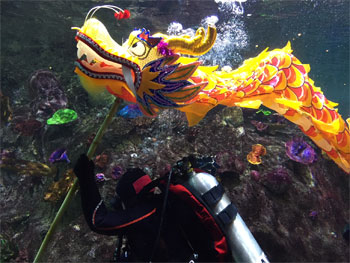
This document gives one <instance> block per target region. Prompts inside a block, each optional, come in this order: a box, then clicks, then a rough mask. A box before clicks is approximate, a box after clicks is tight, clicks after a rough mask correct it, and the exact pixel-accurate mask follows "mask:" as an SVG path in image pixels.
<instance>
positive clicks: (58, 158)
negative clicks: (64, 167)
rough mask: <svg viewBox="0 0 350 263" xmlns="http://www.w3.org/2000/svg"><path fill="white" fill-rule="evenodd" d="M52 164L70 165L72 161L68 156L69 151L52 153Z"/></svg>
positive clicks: (63, 150) (59, 150) (58, 150)
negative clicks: (64, 163)
mask: <svg viewBox="0 0 350 263" xmlns="http://www.w3.org/2000/svg"><path fill="white" fill-rule="evenodd" d="M49 162H50V163H58V162H66V163H70V160H69V158H68V155H67V150H66V149H63V148H60V149H57V150H56V151H54V152H53V153H51V155H50V158H49Z"/></svg>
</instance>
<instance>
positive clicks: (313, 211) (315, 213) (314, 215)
mask: <svg viewBox="0 0 350 263" xmlns="http://www.w3.org/2000/svg"><path fill="white" fill-rule="evenodd" d="M317 215H318V213H317V211H315V210H312V211H310V213H309V218H310V219H311V220H315V219H316V218H317Z"/></svg>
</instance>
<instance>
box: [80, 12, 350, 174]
mask: <svg viewBox="0 0 350 263" xmlns="http://www.w3.org/2000/svg"><path fill="white" fill-rule="evenodd" d="M75 29H77V30H78V32H77V35H76V40H77V48H78V59H77V61H76V69H75V72H76V73H77V74H78V75H79V77H80V80H81V82H82V85H83V86H84V88H85V89H86V90H87V91H88V92H89V93H91V94H98V93H100V92H103V91H105V90H107V91H108V92H109V93H111V94H113V95H115V96H117V97H120V98H122V99H124V100H126V101H128V102H132V103H137V104H138V105H139V108H140V109H141V110H142V112H143V113H144V114H145V115H146V116H156V115H157V113H158V111H159V110H161V109H165V108H175V109H178V110H180V111H183V112H185V114H186V116H187V120H188V123H189V125H190V126H193V125H196V124H197V123H198V122H199V121H200V120H201V119H202V118H204V117H205V115H206V114H207V112H208V111H209V110H210V109H212V108H214V107H215V106H216V105H218V104H221V105H225V106H228V107H233V106H238V107H248V108H256V109H257V108H259V106H260V105H261V104H262V105H264V106H266V107H268V108H270V109H272V110H274V111H276V112H278V113H279V114H281V115H283V116H284V117H285V118H286V119H288V120H289V121H291V122H293V123H295V124H296V125H298V126H299V128H300V129H301V130H302V131H303V132H304V133H305V134H306V135H307V136H309V137H310V138H311V139H312V140H313V141H314V143H315V144H316V145H317V146H318V147H320V148H321V149H322V150H323V151H324V152H326V153H327V155H328V156H329V157H330V158H331V159H332V160H333V161H334V162H335V163H336V164H337V165H338V166H339V167H341V168H342V169H343V170H344V171H345V172H347V173H350V134H349V119H348V120H347V122H345V121H344V120H343V119H342V117H341V116H340V115H339V114H338V112H337V109H335V108H334V107H335V106H336V105H337V104H336V103H333V102H331V101H329V100H327V99H326V97H325V96H324V95H323V93H322V91H321V89H320V88H318V87H316V86H315V85H314V82H313V81H312V80H311V79H310V78H309V77H308V72H309V71H310V67H309V65H306V64H302V63H301V62H300V61H299V60H298V59H297V58H296V57H294V56H293V55H292V50H291V46H290V43H289V42H288V43H287V45H286V46H285V47H284V48H282V49H275V50H272V51H268V50H267V49H266V50H264V51H263V52H262V53H260V54H259V55H258V56H257V57H255V58H251V59H248V60H245V61H244V63H243V65H242V66H240V67H239V68H237V69H236V70H233V71H230V72H226V71H220V70H217V68H218V67H217V66H202V65H201V62H200V61H198V58H196V56H200V55H202V54H204V53H206V52H207V51H209V50H210V49H211V47H212V46H213V44H214V42H215V39H216V29H215V27H214V26H209V27H208V29H207V31H206V30H205V29H204V28H199V29H198V30H197V32H196V35H195V36H194V37H190V36H187V35H184V36H168V35H164V34H160V33H157V34H154V35H151V34H150V33H149V31H147V30H146V29H141V30H135V31H133V32H132V33H131V34H130V37H129V39H128V40H127V41H126V42H125V43H124V44H123V45H119V44H118V43H116V42H115V41H114V40H113V39H112V38H111V37H110V35H109V33H108V31H107V29H106V28H105V26H104V25H103V24H102V23H101V22H100V21H99V20H97V19H96V18H89V19H86V21H85V23H84V25H83V27H82V28H75Z"/></svg>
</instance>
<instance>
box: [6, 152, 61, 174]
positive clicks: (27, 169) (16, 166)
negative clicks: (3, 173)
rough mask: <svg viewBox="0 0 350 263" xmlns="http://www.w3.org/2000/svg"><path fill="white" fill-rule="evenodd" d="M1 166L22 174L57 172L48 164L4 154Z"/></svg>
mask: <svg viewBox="0 0 350 263" xmlns="http://www.w3.org/2000/svg"><path fill="white" fill-rule="evenodd" d="M0 168H2V169H4V170H8V171H12V172H15V173H18V174H21V175H33V176H50V175H54V174H55V173H56V168H54V167H53V168H51V167H49V166H47V165H46V164H43V163H38V162H30V161H25V160H19V159H16V158H13V157H7V156H2V158H1V163H0Z"/></svg>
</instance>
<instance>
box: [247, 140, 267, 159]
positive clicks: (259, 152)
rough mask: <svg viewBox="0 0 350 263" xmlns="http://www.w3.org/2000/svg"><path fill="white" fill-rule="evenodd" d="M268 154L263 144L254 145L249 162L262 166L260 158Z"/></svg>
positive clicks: (249, 155)
mask: <svg viewBox="0 0 350 263" xmlns="http://www.w3.org/2000/svg"><path fill="white" fill-rule="evenodd" d="M265 154H266V148H265V147H264V146H263V145H261V144H254V145H253V146H252V151H251V152H250V153H248V155H247V160H248V162H250V163H251V164H261V158H260V156H263V155H265Z"/></svg>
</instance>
